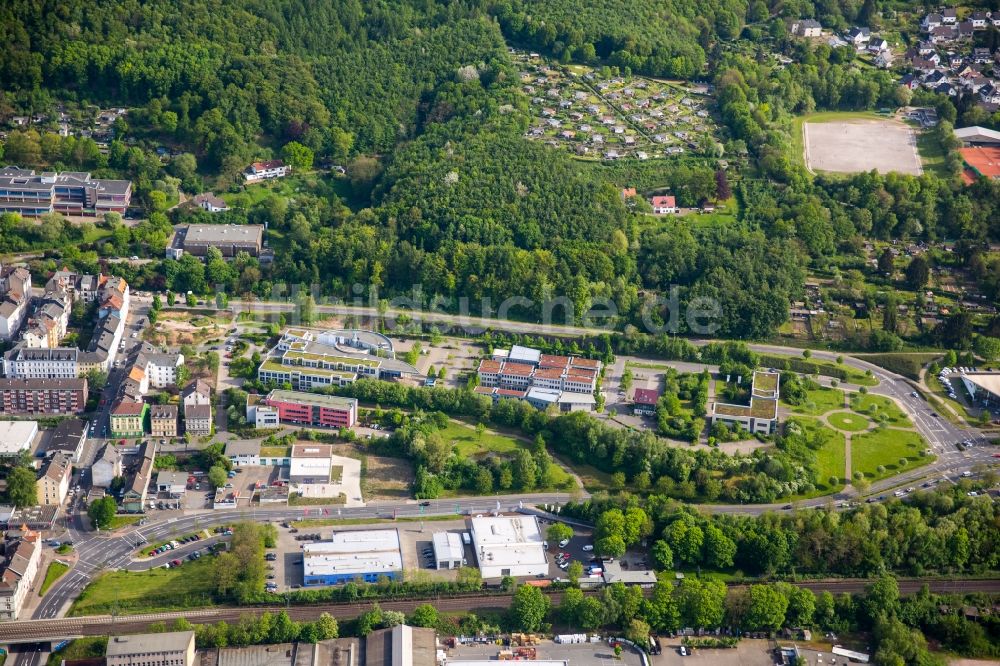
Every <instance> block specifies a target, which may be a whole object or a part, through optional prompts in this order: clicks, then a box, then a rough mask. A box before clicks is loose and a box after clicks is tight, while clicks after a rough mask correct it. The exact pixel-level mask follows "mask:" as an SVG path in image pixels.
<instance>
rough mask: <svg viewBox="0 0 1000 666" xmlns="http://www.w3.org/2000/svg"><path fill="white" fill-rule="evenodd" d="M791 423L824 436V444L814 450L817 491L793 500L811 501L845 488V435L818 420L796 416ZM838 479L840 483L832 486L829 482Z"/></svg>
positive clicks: (791, 419)
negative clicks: (831, 478) (813, 498)
mask: <svg viewBox="0 0 1000 666" xmlns="http://www.w3.org/2000/svg"><path fill="white" fill-rule="evenodd" d="M789 422H795V423H798V424H799V425H801V426H802V427H803V428H804V429H805V430H806V431H809V432H817V431H818V432H820V433H822V435H823V444H822V445H821V446H820V447H819V448H818V449H814V451H815V453H816V478H817V481H816V490H814V491H813V492H811V493H803V494H801V495H795V496H794V497H793V498H792V499H793V500H802V499H810V498H812V497H821V496H823V495H829V494H831V493H835V492H837V491H838V490H840V489H842V488H843V487H844V482H845V479H844V469H845V467H846V466H847V452H846V445H845V442H846V439H845V437H844V434H843V433H840V432H837V431H836V430H833V429H832V428H828V427H827V426H825V425H823V424H822V423H821V422H820V421H819V420H818V419H811V418H803V417H801V416H794V417H792V418H790V419H789ZM830 477H836V478H837V480H838V483H837V484H836V485H835V486H832V487H831V486H830V485H829V483H828V482H827V480H828V479H829V478H830Z"/></svg>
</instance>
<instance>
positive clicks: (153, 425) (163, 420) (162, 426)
mask: <svg viewBox="0 0 1000 666" xmlns="http://www.w3.org/2000/svg"><path fill="white" fill-rule="evenodd" d="M149 434H150V435H151V436H152V437H161V438H165V437H176V436H177V405H152V406H151V407H150V408H149Z"/></svg>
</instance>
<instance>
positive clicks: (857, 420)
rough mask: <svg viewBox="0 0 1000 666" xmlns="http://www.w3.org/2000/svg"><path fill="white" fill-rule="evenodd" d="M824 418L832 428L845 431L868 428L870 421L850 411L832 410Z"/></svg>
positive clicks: (859, 430)
mask: <svg viewBox="0 0 1000 666" xmlns="http://www.w3.org/2000/svg"><path fill="white" fill-rule="evenodd" d="M826 420H827V421H829V422H830V425H832V426H833V427H834V428H837V429H839V430H846V431H847V432H861V431H862V430H865V429H866V428H868V425H869V423H870V421H868V419H866V418H865V417H863V416H861V415H859V414H853V413H851V412H834V413H833V414H828V415H827V417H826Z"/></svg>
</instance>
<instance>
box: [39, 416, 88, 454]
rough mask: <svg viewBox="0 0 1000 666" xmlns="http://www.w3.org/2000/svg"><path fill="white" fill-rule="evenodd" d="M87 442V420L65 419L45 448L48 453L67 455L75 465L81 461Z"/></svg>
mask: <svg viewBox="0 0 1000 666" xmlns="http://www.w3.org/2000/svg"><path fill="white" fill-rule="evenodd" d="M86 443H87V422H86V421H84V420H83V419H63V420H62V421H60V422H59V425H57V426H56V429H55V430H53V431H52V435H51V436H49V443H48V446H47V447H46V449H45V453H46V454H47V455H60V454H62V455H66V456H69V459H70V462H72V463H73V464H74V465H75V464H77V463H79V462H80V455H81V454H82V453H83V447H84V445H85V444H86Z"/></svg>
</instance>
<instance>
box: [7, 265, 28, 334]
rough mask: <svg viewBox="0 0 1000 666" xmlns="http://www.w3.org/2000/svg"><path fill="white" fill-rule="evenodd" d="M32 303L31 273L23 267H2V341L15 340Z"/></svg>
mask: <svg viewBox="0 0 1000 666" xmlns="http://www.w3.org/2000/svg"><path fill="white" fill-rule="evenodd" d="M30 302H31V273H30V272H28V269H27V268H23V267H21V266H16V267H12V266H0V340H13V339H14V338H15V337H16V336H17V332H18V330H20V328H21V324H23V323H24V318H25V315H26V314H27V312H28V304H29V303H30Z"/></svg>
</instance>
